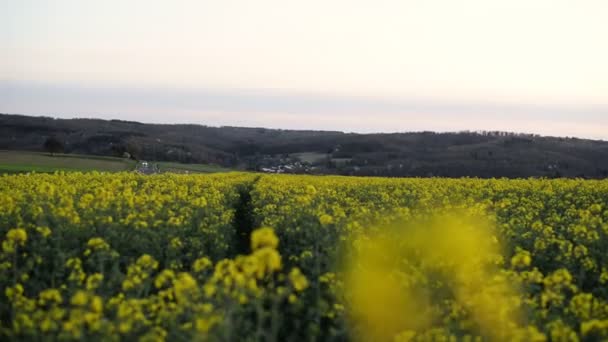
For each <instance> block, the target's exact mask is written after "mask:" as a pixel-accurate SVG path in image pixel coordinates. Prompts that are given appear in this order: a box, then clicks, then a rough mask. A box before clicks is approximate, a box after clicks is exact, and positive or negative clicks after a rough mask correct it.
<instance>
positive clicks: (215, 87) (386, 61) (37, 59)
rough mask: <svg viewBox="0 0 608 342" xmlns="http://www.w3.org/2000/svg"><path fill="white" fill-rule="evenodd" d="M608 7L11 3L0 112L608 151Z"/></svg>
mask: <svg viewBox="0 0 608 342" xmlns="http://www.w3.org/2000/svg"><path fill="white" fill-rule="evenodd" d="M606 18H608V1H605V0H508V1H507V0H504V1H503V0H458V1H453V0H443V1H439V0H306V1H304V0H298V1H296V0H255V1H253V0H221V1H209V0H191V1H190V0H175V1H164V0H163V1H155V0H141V1H140V0H120V1H119V0H104V1H97V0H48V1H44V0H38V1H34V0H0V46H1V47H2V50H1V53H0V113H19V114H26V115H45V116H54V117H62V118H71V117H98V118H114V119H124V120H137V121H142V122H159V123H199V124H205V125H211V126H219V125H231V126H255V127H270V128H289V129H323V130H342V131H353V132H403V131H420V130H434V131H459V130H501V131H516V132H528V133H538V134H543V135H558V136H578V137H587V138H596V139H606V140H608V62H607V61H608V44H607V43H606V37H608V20H606Z"/></svg>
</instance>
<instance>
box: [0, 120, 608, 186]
mask: <svg viewBox="0 0 608 342" xmlns="http://www.w3.org/2000/svg"><path fill="white" fill-rule="evenodd" d="M49 139H52V140H53V143H56V142H59V143H60V147H61V150H63V152H65V153H78V154H92V155H105V156H118V157H126V158H133V159H137V160H154V161H175V162H182V163H205V164H217V165H220V166H224V167H230V168H234V169H241V170H255V171H266V172H293V173H315V174H341V175H360V176H394V177H403V176H414V177H428V176H440V177H463V176H470V177H483V178H487V177H585V178H603V177H607V176H608V142H605V141H596V140H586V139H577V138H557V137H541V136H537V135H530V134H516V133H507V132H458V133H433V132H413V133H389V134H355V133H343V132H336V131H304V130H302V131H299V130H281V129H266V128H241V127H208V126H203V125H182V124H180V125H165V124H162V125H161V124H144V123H139V122H132V121H122V120H98V119H54V118H49V117H31V116H24V115H8V114H0V149H5V150H27V151H44V150H45V145H46V146H47V147H48V146H49ZM55 147H57V146H55Z"/></svg>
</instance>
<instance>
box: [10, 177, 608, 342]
mask: <svg viewBox="0 0 608 342" xmlns="http://www.w3.org/2000/svg"><path fill="white" fill-rule="evenodd" d="M607 204H608V181H589V180H479V179H438V178H436V179H433V178H431V179H382V178H348V177H313V176H284V175H258V174H246V173H224V174H213V175H175V174H160V175H152V176H143V175H138V174H135V173H118V174H103V173H86V174H82V173H65V174H64V173H60V174H36V175H31V174H30V175H13V176H1V177H0V236H1V238H0V239H1V241H2V246H1V247H2V248H1V251H0V287H1V289H2V291H1V293H0V321H1V325H0V339H1V340H47V339H48V340H73V339H85V340H87V341H89V340H90V341H96V340H103V341H106V340H125V341H131V340H143V341H164V340H167V341H182V340H203V341H206V340H212V341H241V340H245V341H316V340H338V341H343V340H355V341H456V340H466V341H477V340H483V341H507V340H508V341H512V340H515V341H578V340H587V341H595V340H602V339H607V338H608V287H607V286H606V283H608V253H606V252H607V251H608V206H607Z"/></svg>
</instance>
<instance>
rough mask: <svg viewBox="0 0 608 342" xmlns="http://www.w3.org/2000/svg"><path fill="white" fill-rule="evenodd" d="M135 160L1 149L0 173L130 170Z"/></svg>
mask: <svg viewBox="0 0 608 342" xmlns="http://www.w3.org/2000/svg"><path fill="white" fill-rule="evenodd" d="M134 167H135V162H134V161H131V160H128V159H124V158H113V157H104V156H90V155H71V154H56V155H54V156H51V155H50V154H48V153H39V152H24V151H0V173H23V172H54V171H92V170H97V171H109V172H117V171H128V170H132V169H133V168H134Z"/></svg>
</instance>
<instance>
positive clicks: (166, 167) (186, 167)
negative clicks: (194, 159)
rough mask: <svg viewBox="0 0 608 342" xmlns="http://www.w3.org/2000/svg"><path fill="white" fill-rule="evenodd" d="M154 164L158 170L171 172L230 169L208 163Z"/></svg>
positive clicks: (222, 170)
mask: <svg viewBox="0 0 608 342" xmlns="http://www.w3.org/2000/svg"><path fill="white" fill-rule="evenodd" d="M156 165H157V166H158V169H159V170H160V172H172V173H214V172H227V171H231V170H230V169H226V168H223V167H221V166H217V165H210V164H182V163H172V162H157V163H156Z"/></svg>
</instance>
